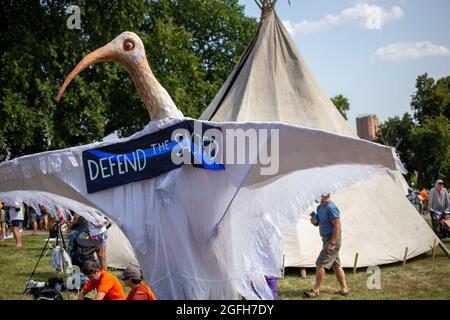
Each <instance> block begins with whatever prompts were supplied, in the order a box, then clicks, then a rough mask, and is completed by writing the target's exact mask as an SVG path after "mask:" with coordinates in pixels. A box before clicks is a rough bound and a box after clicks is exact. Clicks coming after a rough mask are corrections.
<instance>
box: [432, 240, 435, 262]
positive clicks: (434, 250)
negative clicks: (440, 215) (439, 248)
mask: <svg viewBox="0 0 450 320" xmlns="http://www.w3.org/2000/svg"><path fill="white" fill-rule="evenodd" d="M432 252H433V260H434V258H435V257H436V239H434V241H433V251H432Z"/></svg>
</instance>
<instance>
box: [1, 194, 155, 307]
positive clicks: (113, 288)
mask: <svg viewBox="0 0 450 320" xmlns="http://www.w3.org/2000/svg"><path fill="white" fill-rule="evenodd" d="M37 209H38V210H37ZM56 225H57V226H58V227H59V228H55V226H56ZM110 225H111V222H110V221H109V220H108V219H106V218H105V220H104V221H103V222H102V223H100V224H93V223H91V222H89V221H88V220H86V219H85V218H84V217H82V216H81V215H80V214H78V213H76V212H74V211H72V210H66V209H63V208H56V210H55V211H54V214H51V211H50V210H49V209H48V208H46V207H45V206H43V205H41V204H38V208H35V207H33V206H32V205H28V204H25V203H23V202H21V201H16V202H14V203H3V202H0V241H5V240H6V239H12V238H14V239H15V241H16V247H17V248H21V247H22V237H21V233H22V231H23V229H29V230H31V231H32V232H31V235H32V236H35V235H37V234H38V230H42V231H48V232H49V237H56V233H55V232H56V231H55V230H64V232H65V233H66V236H67V238H68V250H69V257H71V258H73V257H74V256H75V248H76V242H77V239H84V240H92V243H95V246H96V248H95V249H96V250H95V253H96V256H95V257H93V258H92V259H88V260H87V261H85V262H84V263H83V264H82V265H80V267H81V272H82V274H81V276H82V283H84V285H83V287H82V289H81V292H80V294H79V299H88V298H87V297H86V295H87V294H88V293H89V292H91V291H92V290H94V289H95V290H96V294H95V296H94V298H93V299H94V300H125V299H126V300H156V297H155V295H154V294H153V292H152V290H151V289H150V287H149V286H148V285H146V284H145V283H144V282H143V276H142V272H141V270H140V269H139V268H138V267H135V266H129V267H128V268H127V269H126V270H125V272H123V273H122V274H121V275H120V276H119V277H118V278H116V277H115V276H114V275H113V274H112V273H110V272H108V266H107V261H106V240H107V238H108V235H107V229H108V228H109V226H110ZM61 232H63V231H61ZM61 235H62V233H61ZM83 278H84V279H85V280H84V279H83ZM119 278H120V279H121V280H123V281H124V283H125V285H126V286H127V287H130V288H131V291H130V293H129V294H128V296H125V294H124V290H123V288H122V286H121V284H120V281H119Z"/></svg>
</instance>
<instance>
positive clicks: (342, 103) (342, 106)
mask: <svg viewBox="0 0 450 320" xmlns="http://www.w3.org/2000/svg"><path fill="white" fill-rule="evenodd" d="M331 101H332V102H333V104H334V105H335V106H336V108H337V109H338V110H339V112H340V113H341V114H342V116H343V117H344V119H345V120H347V111H348V110H350V103H349V102H348V99H347V98H346V97H345V96H343V95H342V94H339V95H337V96H334V97H333V98H331Z"/></svg>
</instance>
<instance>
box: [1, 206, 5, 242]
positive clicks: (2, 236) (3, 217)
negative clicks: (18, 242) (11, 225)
mask: <svg viewBox="0 0 450 320" xmlns="http://www.w3.org/2000/svg"><path fill="white" fill-rule="evenodd" d="M5 238H6V211H5V207H4V206H3V202H0V241H5Z"/></svg>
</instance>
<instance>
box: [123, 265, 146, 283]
mask: <svg viewBox="0 0 450 320" xmlns="http://www.w3.org/2000/svg"><path fill="white" fill-rule="evenodd" d="M117 278H119V279H120V280H125V279H131V280H142V272H141V269H139V268H138V267H136V266H128V267H127V268H126V269H125V271H124V272H123V273H122V274H120V275H119V276H118V277H117Z"/></svg>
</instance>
